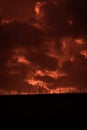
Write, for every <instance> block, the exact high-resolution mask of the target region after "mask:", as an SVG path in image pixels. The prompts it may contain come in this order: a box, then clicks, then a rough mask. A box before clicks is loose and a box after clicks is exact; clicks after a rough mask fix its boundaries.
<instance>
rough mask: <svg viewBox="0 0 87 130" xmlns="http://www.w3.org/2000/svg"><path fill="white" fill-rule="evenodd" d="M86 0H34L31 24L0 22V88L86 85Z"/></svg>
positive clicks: (76, 86)
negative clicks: (35, 0)
mask: <svg viewBox="0 0 87 130" xmlns="http://www.w3.org/2000/svg"><path fill="white" fill-rule="evenodd" d="M86 3H87V2H86V0H84V1H82V0H80V1H79V0H77V1H74V0H60V1H57V0H55V1H50V2H49V1H43V2H36V5H35V17H34V18H33V22H32V23H31V22H30V23H22V22H18V21H5V20H3V19H2V20H1V22H0V62H1V64H0V77H1V78H0V89H5V90H9V89H11V90H15V91H16V90H19V89H21V90H23V91H25V90H26V89H27V88H32V90H33V89H34V91H35V92H37V90H38V86H40V87H41V88H42V89H44V91H46V90H51V92H52V90H53V91H54V90H57V89H58V88H62V87H63V88H67V87H72V88H85V87H86V86H87V78H86V77H87V74H86V73H87V68H86V66H87V37H86V35H87V25H86V23H87V17H86V11H87V9H86Z"/></svg>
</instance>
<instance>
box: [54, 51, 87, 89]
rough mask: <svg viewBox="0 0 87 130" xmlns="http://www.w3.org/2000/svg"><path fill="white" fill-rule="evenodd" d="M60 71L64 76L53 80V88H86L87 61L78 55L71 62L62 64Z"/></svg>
mask: <svg viewBox="0 0 87 130" xmlns="http://www.w3.org/2000/svg"><path fill="white" fill-rule="evenodd" d="M62 71H63V72H64V73H66V76H64V77H61V78H59V79H57V80H55V82H54V84H53V87H56V86H58V87H61V86H63V87H75V88H86V87H87V59H86V58H85V57H84V56H83V55H81V54H79V55H78V56H76V58H75V60H74V61H73V62H70V61H67V62H64V64H63V66H62Z"/></svg>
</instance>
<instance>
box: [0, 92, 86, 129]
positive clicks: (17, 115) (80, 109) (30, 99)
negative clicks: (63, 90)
mask: <svg viewBox="0 0 87 130" xmlns="http://www.w3.org/2000/svg"><path fill="white" fill-rule="evenodd" d="M86 104H87V94H60V95H24V96H23V95H15V96H0V121H1V122H0V123H1V124H0V127H2V128H3V129H4V128H10V127H11V128H12V129H13V128H15V129H19V128H20V129H21V128H22V129H24V130H26V129H29V130H33V129H35V130H36V129H43V128H44V129H46V128H47V129H50V128H52V129H59V128H60V129H62V128H63V127H65V128H70V130H71V129H75V128H77V127H78V128H80V127H81V126H82V128H83V126H84V124H85V121H86V119H85V118H87V106H86ZM82 122H83V123H84V124H83V123H82ZM75 126H76V127H75ZM74 127H75V128H74Z"/></svg>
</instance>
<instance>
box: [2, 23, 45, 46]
mask: <svg viewBox="0 0 87 130" xmlns="http://www.w3.org/2000/svg"><path fill="white" fill-rule="evenodd" d="M0 36H1V37H0V41H1V43H3V44H0V46H1V47H4V45H5V47H7V48H12V47H15V46H20V45H21V46H22V45H23V46H29V47H30V46H36V47H38V45H39V46H40V45H41V43H42V41H43V36H44V33H43V32H42V31H41V30H39V29H37V28H35V27H33V26H31V25H28V24H23V23H20V22H18V21H13V22H11V23H9V24H6V25H4V26H1V28H0Z"/></svg>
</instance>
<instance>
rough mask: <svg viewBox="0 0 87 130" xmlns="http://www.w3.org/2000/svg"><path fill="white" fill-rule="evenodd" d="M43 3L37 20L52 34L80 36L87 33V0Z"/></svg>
mask: <svg viewBox="0 0 87 130" xmlns="http://www.w3.org/2000/svg"><path fill="white" fill-rule="evenodd" d="M60 3H61V4H59V1H57V2H56V3H53V2H47V3H44V2H43V4H41V6H40V7H39V8H40V14H39V16H38V18H37V21H38V23H39V24H41V26H43V28H44V27H45V28H47V29H48V30H50V31H49V34H50V35H54V36H57V37H63V36H73V37H78V36H82V35H86V34H87V25H86V23H87V14H86V12H87V8H86V5H87V1H86V0H64V1H62V2H60Z"/></svg>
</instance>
